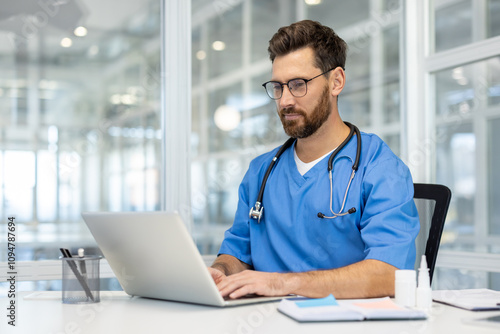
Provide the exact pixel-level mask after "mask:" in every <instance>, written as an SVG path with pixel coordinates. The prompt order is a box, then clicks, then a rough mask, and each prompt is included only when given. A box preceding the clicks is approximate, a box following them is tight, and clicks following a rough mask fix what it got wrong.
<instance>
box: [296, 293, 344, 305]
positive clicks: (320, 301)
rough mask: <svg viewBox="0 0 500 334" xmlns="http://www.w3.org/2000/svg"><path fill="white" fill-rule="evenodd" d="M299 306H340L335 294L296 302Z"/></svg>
mask: <svg viewBox="0 0 500 334" xmlns="http://www.w3.org/2000/svg"><path fill="white" fill-rule="evenodd" d="M295 304H296V305H297V306H298V307H316V306H338V305H339V304H338V303H337V299H335V297H334V296H333V295H329V296H328V297H325V298H314V299H307V300H304V301H298V302H295Z"/></svg>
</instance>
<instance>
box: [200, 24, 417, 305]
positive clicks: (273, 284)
mask: <svg viewBox="0 0 500 334" xmlns="http://www.w3.org/2000/svg"><path fill="white" fill-rule="evenodd" d="M346 48H347V46H346V44H345V42H344V41H343V40H342V39H341V38H340V37H338V36H337V35H336V34H335V32H334V31H333V30H332V29H330V28H328V27H325V26H323V25H321V24H320V23H318V22H314V21H309V20H306V21H301V22H297V23H294V24H292V25H290V26H288V27H283V28H280V29H279V30H278V32H277V33H276V34H275V35H274V36H273V38H272V39H271V40H270V42H269V49H268V51H269V55H270V59H271V61H272V63H273V65H272V79H271V81H270V82H267V83H266V84H264V86H265V88H266V90H267V92H268V94H269V96H270V97H271V98H273V99H275V100H276V106H277V110H278V115H279V117H280V119H281V121H282V123H283V128H284V130H285V132H286V133H287V135H289V136H290V137H292V138H296V141H295V142H294V144H293V145H292V146H291V147H289V148H288V149H286V150H285V151H284V152H283V154H282V155H281V157H280V158H279V160H278V162H277V163H276V164H275V165H274V167H273V170H272V172H271V174H270V175H269V178H268V180H267V184H266V187H265V191H264V196H263V201H262V202H263V203H262V204H263V206H264V208H265V210H264V211H263V215H262V218H261V220H260V221H257V220H256V219H252V218H249V214H248V212H249V211H250V208H252V207H253V206H254V203H255V200H256V198H257V195H258V192H259V189H260V185H261V183H262V182H263V181H262V180H263V178H264V174H265V172H266V170H267V168H268V166H269V164H270V163H271V160H272V159H273V157H274V156H275V154H276V151H277V150H278V149H275V150H273V151H272V152H269V153H266V154H263V155H261V156H259V157H257V158H256V159H254V160H253V161H252V162H251V164H250V167H249V169H248V171H247V173H246V175H245V177H244V179H243V181H242V183H241V186H240V189H239V203H238V209H237V212H236V216H235V220H234V223H233V226H232V227H231V228H230V229H228V230H227V231H226V233H225V238H224V241H223V243H222V245H221V248H220V251H219V256H218V257H217V259H216V260H215V262H214V263H213V265H212V267H210V268H209V271H210V273H211V275H212V277H213V279H214V281H215V282H216V283H217V286H218V288H219V290H220V292H221V294H222V295H223V296H224V297H225V296H229V297H230V298H238V297H241V296H244V295H247V294H258V295H267V296H276V295H287V294H297V295H302V296H308V297H313V298H317V297H324V296H327V295H328V294H330V293H332V294H333V295H334V296H335V297H337V298H367V297H376V296H387V295H394V276H395V270H396V269H398V268H399V269H413V265H414V262H415V238H416V236H417V234H418V231H419V221H418V214H417V211H416V208H415V204H414V202H413V181H412V179H411V175H410V173H409V170H408V168H407V167H406V166H405V165H404V163H403V162H402V161H401V160H400V159H399V158H397V157H396V156H395V155H394V154H393V153H392V152H391V151H390V149H389V148H388V146H387V145H386V144H385V143H384V142H383V141H382V140H381V139H380V138H379V137H377V136H375V135H373V134H365V133H362V135H361V139H362V141H361V154H360V162H359V169H358V170H357V173H356V174H355V176H354V178H353V179H352V181H349V176H350V175H351V173H352V166H353V163H354V161H355V158H356V149H357V144H356V143H357V140H356V137H357V135H354V136H353V137H352V139H351V140H349V142H348V143H347V144H346V145H345V146H344V147H343V148H341V149H340V150H339V152H338V154H337V155H336V156H335V158H334V160H333V170H332V175H333V180H332V186H331V187H332V188H330V181H329V176H328V174H329V172H328V167H327V165H328V157H329V156H330V155H331V153H332V152H333V151H335V148H337V147H338V146H339V145H341V143H342V142H343V141H345V140H346V138H347V137H348V135H349V134H350V127H349V126H348V125H347V124H346V123H344V122H343V121H342V119H341V118H340V115H339V111H338V108H337V101H338V96H339V94H340V93H341V92H342V89H343V88H344V85H345V73H344V67H345V58H346ZM349 182H350V183H349ZM348 208H355V209H353V210H350V211H349V213H347V214H345V215H341V216H340V215H339V216H338V217H336V218H332V219H328V218H327V217H326V216H330V217H335V214H334V212H335V213H339V211H338V210H339V209H340V211H344V212H346V210H347V209H348ZM328 210H331V211H328ZM352 211H354V212H352ZM318 212H320V213H325V212H326V213H327V214H318ZM329 212H332V214H329ZM321 215H323V217H320V216H321Z"/></svg>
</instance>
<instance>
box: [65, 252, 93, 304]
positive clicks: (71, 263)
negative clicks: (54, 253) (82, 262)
mask: <svg viewBox="0 0 500 334" xmlns="http://www.w3.org/2000/svg"><path fill="white" fill-rule="evenodd" d="M59 250H60V251H61V253H62V254H63V257H65V258H71V257H72V256H71V253H70V252H69V250H67V249H66V248H59ZM68 265H69V267H70V268H71V270H72V271H73V273H74V274H75V276H76V279H77V280H78V282H79V283H80V285H81V286H82V288H83V290H85V294H86V295H87V297H88V298H90V299H91V300H92V301H94V296H92V292H91V291H90V288H89V286H88V285H87V282H85V279H84V278H83V276H82V275H81V274H80V272H79V271H78V268H77V267H76V264H75V262H74V261H72V260H69V261H68Z"/></svg>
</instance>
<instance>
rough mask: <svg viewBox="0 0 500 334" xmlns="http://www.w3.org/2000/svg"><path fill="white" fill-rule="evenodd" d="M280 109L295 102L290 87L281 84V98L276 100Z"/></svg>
mask: <svg viewBox="0 0 500 334" xmlns="http://www.w3.org/2000/svg"><path fill="white" fill-rule="evenodd" d="M278 101H279V102H278V103H279V106H280V108H281V109H283V108H287V107H290V106H293V105H294V104H295V96H293V95H292V93H290V89H289V88H288V86H287V85H283V93H282V94H281V98H280V99H279V100H278Z"/></svg>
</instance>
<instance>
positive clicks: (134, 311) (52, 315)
mask: <svg viewBox="0 0 500 334" xmlns="http://www.w3.org/2000/svg"><path fill="white" fill-rule="evenodd" d="M27 295H30V293H26V292H23V293H20V296H19V298H18V300H17V305H16V306H17V309H16V310H17V314H16V327H12V326H9V325H8V324H7V321H8V318H6V307H5V306H6V305H7V303H8V299H7V298H5V297H2V298H0V309H1V310H2V311H1V317H0V319H1V320H0V321H1V323H0V333H2V334H3V333H6V334H7V333H23V334H25V333H26V334H28V333H29V334H32V333H33V334H34V333H36V334H62V333H65V334H76V333H80V334H86V333H89V334H90V333H91V334H99V333H121V334H127V333H134V334H136V333H145V334H150V333H175V334H177V333H203V334H205V333H218V334H226V333H228V334H229V333H230V334H239V333H241V334H253V333H272V334H274V333H278V334H294V333H315V334H316V333H317V334H320V333H329V334H331V333H362V334H376V333H384V334H385V333H407V334H410V333H415V334H417V333H418V334H422V333H423V334H425V333H436V334H443V333H453V334H461V333H474V334H481V333H490V334H491V333H499V330H498V328H490V327H483V326H474V325H469V324H464V323H463V319H471V318H482V317H486V316H491V315H500V312H499V311H496V312H481V313H477V312H470V311H465V310H461V309H457V308H453V307H450V306H446V305H441V304H436V303H434V306H433V309H432V312H431V315H430V317H429V319H427V320H419V321H416V320H415V321H363V322H341V323H338V322H337V323H335V322H323V323H298V322H296V321H294V320H292V319H290V318H288V317H286V316H284V315H283V314H281V313H279V312H278V311H277V310H276V307H277V303H276V302H275V303H266V304H256V305H247V306H238V307H233V308H225V309H222V308H216V307H209V306H199V305H190V304H182V303H174V302H166V301H160V300H152V299H146V298H138V297H133V298H131V297H129V296H126V295H125V294H124V293H122V292H101V302H100V303H97V304H87V305H66V304H62V302H61V296H60V292H59V293H54V292H42V293H40V295H39V296H38V297H37V299H24V297H25V296H27Z"/></svg>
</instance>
